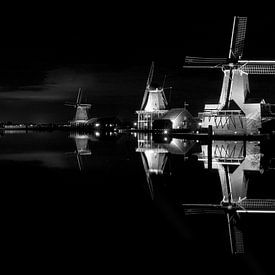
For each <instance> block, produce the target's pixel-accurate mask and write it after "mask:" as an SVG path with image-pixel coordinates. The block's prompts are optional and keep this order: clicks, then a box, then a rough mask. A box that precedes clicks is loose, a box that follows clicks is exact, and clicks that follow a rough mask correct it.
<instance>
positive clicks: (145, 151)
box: [136, 133, 196, 199]
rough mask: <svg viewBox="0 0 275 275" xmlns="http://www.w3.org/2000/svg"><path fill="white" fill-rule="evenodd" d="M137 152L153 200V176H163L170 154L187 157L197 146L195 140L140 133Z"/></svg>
mask: <svg viewBox="0 0 275 275" xmlns="http://www.w3.org/2000/svg"><path fill="white" fill-rule="evenodd" d="M137 141H138V147H137V148H136V152H139V153H140V154H141V159H142V163H143V167H144V170H145V174H146V180H147V184H148V188H149V191H150V194H151V198H152V199H154V188H153V183H152V176H153V175H163V174H164V170H165V167H166V166H167V162H168V159H169V154H177V155H187V154H188V152H189V151H190V149H191V148H192V147H193V146H194V145H195V144H196V142H195V141H193V140H183V139H176V138H170V137H168V136H153V135H152V134H151V133H138V135H137Z"/></svg>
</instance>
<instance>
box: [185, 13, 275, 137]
mask: <svg viewBox="0 0 275 275" xmlns="http://www.w3.org/2000/svg"><path fill="white" fill-rule="evenodd" d="M246 23H247V18H246V17H238V16H235V17H234V22H233V29H232V36H231V43H230V50H229V56H228V58H200V57H186V59H185V62H186V66H184V67H186V68H220V69H222V71H223V73H224V77H223V84H222V89H221V93H220V97H219V102H218V103H217V104H207V105H205V107H204V111H203V112H202V113H200V114H199V116H200V118H201V121H202V128H208V127H209V126H210V125H211V126H212V128H213V131H214V133H216V134H222V133H224V134H256V133H258V132H259V130H260V128H261V126H262V120H263V117H262V112H261V110H262V108H263V106H262V105H263V104H264V103H263V102H259V103H253V104H250V103H247V102H246V99H247V95H248V93H250V89H249V74H254V75H264V74H265V75H266V74H275V61H263V60H256V61H251V60H241V57H242V54H243V48H244V40H245V33H246Z"/></svg>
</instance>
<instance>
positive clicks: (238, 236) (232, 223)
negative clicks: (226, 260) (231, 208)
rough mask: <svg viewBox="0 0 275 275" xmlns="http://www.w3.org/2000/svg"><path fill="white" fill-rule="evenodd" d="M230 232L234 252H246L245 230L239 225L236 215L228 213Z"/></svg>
mask: <svg viewBox="0 0 275 275" xmlns="http://www.w3.org/2000/svg"><path fill="white" fill-rule="evenodd" d="M226 216H227V225H228V234H229V239H230V248H231V253H232V254H243V253H244V242H243V232H242V231H241V230H240V229H239V228H238V227H237V221H236V219H235V217H236V216H234V214H233V215H232V214H230V213H227V215H226Z"/></svg>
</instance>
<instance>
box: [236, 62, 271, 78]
mask: <svg viewBox="0 0 275 275" xmlns="http://www.w3.org/2000/svg"><path fill="white" fill-rule="evenodd" d="M240 70H241V71H243V72H245V73H247V74H256V75H261V74H263V75H273V74H275V64H273V63H271V62H270V64H268V63H262V64H245V65H243V66H241V67H240Z"/></svg>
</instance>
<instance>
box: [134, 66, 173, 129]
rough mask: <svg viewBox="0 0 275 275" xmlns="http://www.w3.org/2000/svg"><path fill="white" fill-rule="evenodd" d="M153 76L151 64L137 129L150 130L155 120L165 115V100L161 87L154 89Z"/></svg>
mask: <svg viewBox="0 0 275 275" xmlns="http://www.w3.org/2000/svg"><path fill="white" fill-rule="evenodd" d="M153 74H154V62H152V65H151V68H150V72H149V76H148V79H147V83H146V88H145V92H144V96H143V100H142V104H141V108H140V110H139V111H136V113H137V115H138V129H139V130H151V129H152V124H153V121H154V120H155V119H158V118H160V117H162V116H163V115H164V114H166V113H167V105H168V104H167V100H166V97H165V94H164V88H163V87H154V86H153V85H152V79H153Z"/></svg>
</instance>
